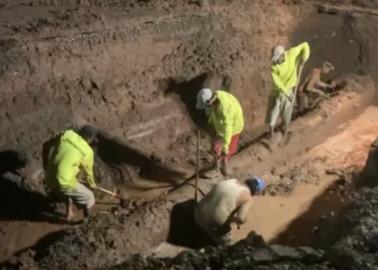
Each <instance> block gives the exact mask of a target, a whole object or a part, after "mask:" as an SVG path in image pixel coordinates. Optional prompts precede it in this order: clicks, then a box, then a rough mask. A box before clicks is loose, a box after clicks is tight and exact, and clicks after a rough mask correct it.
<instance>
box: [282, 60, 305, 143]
mask: <svg viewBox="0 0 378 270" xmlns="http://www.w3.org/2000/svg"><path fill="white" fill-rule="evenodd" d="M303 67H304V63H302V64H301V65H300V67H299V71H298V83H297V85H296V86H295V88H294V93H293V100H292V102H291V104H290V117H289V122H288V123H287V127H286V129H285V132H284V135H283V138H282V142H283V143H282V144H280V146H281V147H282V146H285V145H286V144H287V143H288V142H289V139H290V138H288V137H287V133H288V130H289V126H290V123H291V119H292V116H293V108H294V103H295V99H296V96H297V90H298V87H299V84H300V82H301V77H302V71H303Z"/></svg>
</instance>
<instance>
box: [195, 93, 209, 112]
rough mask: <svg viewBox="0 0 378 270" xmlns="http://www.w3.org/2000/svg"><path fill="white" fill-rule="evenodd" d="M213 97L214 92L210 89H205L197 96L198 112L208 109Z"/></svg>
mask: <svg viewBox="0 0 378 270" xmlns="http://www.w3.org/2000/svg"><path fill="white" fill-rule="evenodd" d="M212 97H213V91H212V90H211V89H210V88H203V89H201V90H200V91H199V92H198V94H197V105H196V108H197V109H198V110H203V109H204V108H205V107H206V103H207V102H208V101H209V100H210V99H211V98H212Z"/></svg>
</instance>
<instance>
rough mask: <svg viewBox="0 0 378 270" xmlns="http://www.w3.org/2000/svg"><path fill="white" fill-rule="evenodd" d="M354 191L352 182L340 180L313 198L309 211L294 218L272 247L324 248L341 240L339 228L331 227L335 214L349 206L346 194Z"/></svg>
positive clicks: (273, 242) (335, 219)
mask: <svg viewBox="0 0 378 270" xmlns="http://www.w3.org/2000/svg"><path fill="white" fill-rule="evenodd" d="M354 190H355V183H354V182H346V181H345V179H339V180H337V181H335V182H334V183H333V184H332V185H330V186H329V187H328V188H327V189H326V190H325V191H324V192H323V193H322V194H320V195H319V196H317V197H316V198H314V200H313V201H312V203H311V205H310V206H309V208H308V209H307V210H306V211H305V212H304V213H303V214H301V215H300V216H298V217H297V218H295V219H294V220H293V221H292V222H291V223H290V224H289V225H288V226H287V227H286V228H285V230H284V231H282V232H281V233H280V234H279V235H278V236H277V237H276V238H274V239H273V240H271V241H270V243H271V244H282V245H287V246H312V245H316V246H319V247H322V248H324V247H327V246H330V245H331V244H333V243H334V242H335V241H337V239H338V238H339V237H340V233H341V230H340V228H339V226H334V224H337V223H335V221H337V218H338V213H339V212H340V211H342V210H343V209H344V208H345V207H346V206H347V205H348V203H349V200H348V198H349V194H351V193H352V192H353V191H354Z"/></svg>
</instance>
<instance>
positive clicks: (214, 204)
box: [194, 177, 265, 245]
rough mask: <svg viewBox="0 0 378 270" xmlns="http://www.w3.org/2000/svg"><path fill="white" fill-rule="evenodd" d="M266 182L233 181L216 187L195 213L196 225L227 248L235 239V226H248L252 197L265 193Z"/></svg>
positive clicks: (258, 180) (255, 180) (256, 180)
mask: <svg viewBox="0 0 378 270" xmlns="http://www.w3.org/2000/svg"><path fill="white" fill-rule="evenodd" d="M264 188H265V182H264V181H263V180H261V179H259V178H257V177H254V178H252V179H248V180H246V181H245V182H244V183H242V182H239V181H238V180H237V179H230V180H225V181H222V182H220V183H218V184H216V185H215V186H214V187H213V188H212V190H211V191H210V192H209V193H208V194H207V195H206V196H205V197H204V198H203V199H202V200H201V201H200V202H199V203H198V205H197V206H196V209H195V210H194V220H195V222H196V223H197V224H198V225H199V226H200V227H201V228H202V229H203V230H204V231H205V232H206V233H207V234H208V235H209V236H210V237H211V238H212V239H213V240H214V242H215V243H217V244H222V245H227V244H229V243H230V241H231V239H230V236H231V224H233V223H236V225H237V226H238V227H239V225H241V224H243V223H245V222H246V220H247V217H248V214H249V212H250V209H251V206H252V197H253V196H255V195H256V194H258V193H260V192H261V191H263V189H264Z"/></svg>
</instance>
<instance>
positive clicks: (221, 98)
mask: <svg viewBox="0 0 378 270" xmlns="http://www.w3.org/2000/svg"><path fill="white" fill-rule="evenodd" d="M196 108H197V109H199V110H203V109H205V110H206V111H207V112H208V114H209V123H210V124H211V125H212V126H213V128H214V131H215V134H216V136H215V138H214V141H213V150H214V154H215V170H213V171H212V172H208V173H207V175H206V176H207V177H215V176H217V175H218V174H219V170H220V171H221V172H222V174H223V175H224V176H227V175H228V174H229V171H228V166H227V165H228V162H229V160H230V158H231V156H232V155H234V154H235V153H236V151H237V148H238V143H239V137H240V133H241V132H242V130H243V128H244V118H243V111H242V108H241V106H240V103H239V101H238V100H237V99H236V98H235V97H234V96H233V95H232V94H230V93H228V92H226V91H223V90H217V91H215V92H213V91H212V90H211V89H209V88H204V89H201V90H200V91H199V92H198V94H197V105H196Z"/></svg>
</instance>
